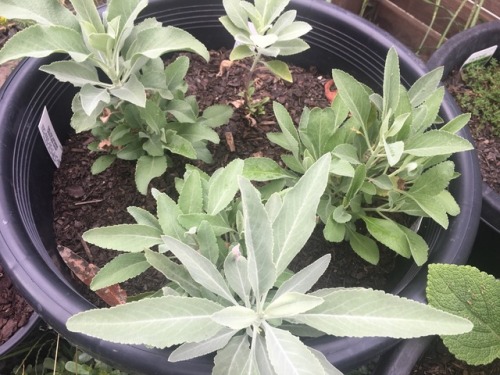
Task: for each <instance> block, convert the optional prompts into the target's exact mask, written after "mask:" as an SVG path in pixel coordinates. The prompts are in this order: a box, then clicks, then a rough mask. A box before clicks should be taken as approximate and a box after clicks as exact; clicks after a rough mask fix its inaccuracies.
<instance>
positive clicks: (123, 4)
mask: <svg viewBox="0 0 500 375" xmlns="http://www.w3.org/2000/svg"><path fill="white" fill-rule="evenodd" d="M147 4H148V2H147V0H129V1H120V0H111V1H109V4H108V7H107V10H106V19H107V20H108V22H110V21H111V20H113V19H116V18H117V17H120V18H119V19H120V24H119V27H120V30H123V29H124V28H129V27H132V26H133V25H134V21H135V19H136V18H137V16H138V15H139V13H140V12H141V11H142V10H143V9H144V8H145V7H146V6H147Z"/></svg>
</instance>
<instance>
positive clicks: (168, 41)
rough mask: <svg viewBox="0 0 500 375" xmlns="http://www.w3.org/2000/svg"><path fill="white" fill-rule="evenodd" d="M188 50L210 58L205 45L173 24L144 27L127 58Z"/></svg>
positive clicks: (149, 56)
mask: <svg viewBox="0 0 500 375" xmlns="http://www.w3.org/2000/svg"><path fill="white" fill-rule="evenodd" d="M174 51H189V52H194V53H197V54H198V55H200V56H201V57H203V58H204V59H205V60H206V61H208V59H209V58H210V56H209V53H208V50H207V49H206V47H205V46H204V45H203V44H202V43H201V42H200V41H198V40H197V39H195V38H194V37H193V36H192V35H191V34H189V33H188V32H186V31H184V30H181V29H179V28H176V27H173V26H167V27H165V28H161V29H158V28H151V29H146V30H143V31H141V32H139V33H138V34H137V38H136V39H135V40H134V42H133V43H132V45H131V47H130V49H129V51H128V52H127V60H130V59H132V58H133V57H135V56H137V55H142V56H146V57H148V58H150V59H154V58H157V57H160V56H162V55H163V54H165V53H167V52H174Z"/></svg>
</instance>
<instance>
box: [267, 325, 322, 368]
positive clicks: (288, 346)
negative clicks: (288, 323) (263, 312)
mask: <svg viewBox="0 0 500 375" xmlns="http://www.w3.org/2000/svg"><path fill="white" fill-rule="evenodd" d="M264 331H265V333H266V347H267V353H268V355H269V358H270V360H271V363H272V364H273V367H274V369H275V371H276V374H277V375H292V374H293V375H299V374H300V375H307V374H310V375H320V374H324V371H323V366H321V363H320V362H319V360H318V359H317V358H316V356H314V355H313V354H312V353H311V351H310V350H309V348H308V347H307V346H305V344H303V343H302V342H301V341H300V340H299V339H298V338H297V337H295V336H293V335H292V334H291V333H290V332H288V331H284V330H282V329H279V328H274V327H272V326H270V325H269V324H267V323H264Z"/></svg>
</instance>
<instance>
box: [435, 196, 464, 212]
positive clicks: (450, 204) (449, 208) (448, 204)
mask: <svg viewBox="0 0 500 375" xmlns="http://www.w3.org/2000/svg"><path fill="white" fill-rule="evenodd" d="M437 200H438V201H439V202H440V203H441V205H442V206H443V208H444V209H445V210H446V212H447V213H448V215H451V216H457V215H458V214H459V213H460V206H459V205H458V203H457V201H456V200H455V198H454V197H453V195H451V193H450V192H449V191H448V190H443V191H442V192H440V193H439V194H438V197H437Z"/></svg>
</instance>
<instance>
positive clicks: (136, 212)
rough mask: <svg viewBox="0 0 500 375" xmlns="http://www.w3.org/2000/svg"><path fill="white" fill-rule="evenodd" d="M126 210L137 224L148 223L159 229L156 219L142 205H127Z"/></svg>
mask: <svg viewBox="0 0 500 375" xmlns="http://www.w3.org/2000/svg"><path fill="white" fill-rule="evenodd" d="M127 212H128V213H129V214H130V216H132V217H133V218H134V220H135V221H136V222H137V224H141V225H148V226H150V227H152V228H156V229H158V230H159V231H161V226H160V223H159V221H158V219H157V218H156V217H155V216H154V215H153V214H152V213H151V212H149V211H148V210H145V209H144V208H142V207H135V206H129V207H127Z"/></svg>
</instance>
